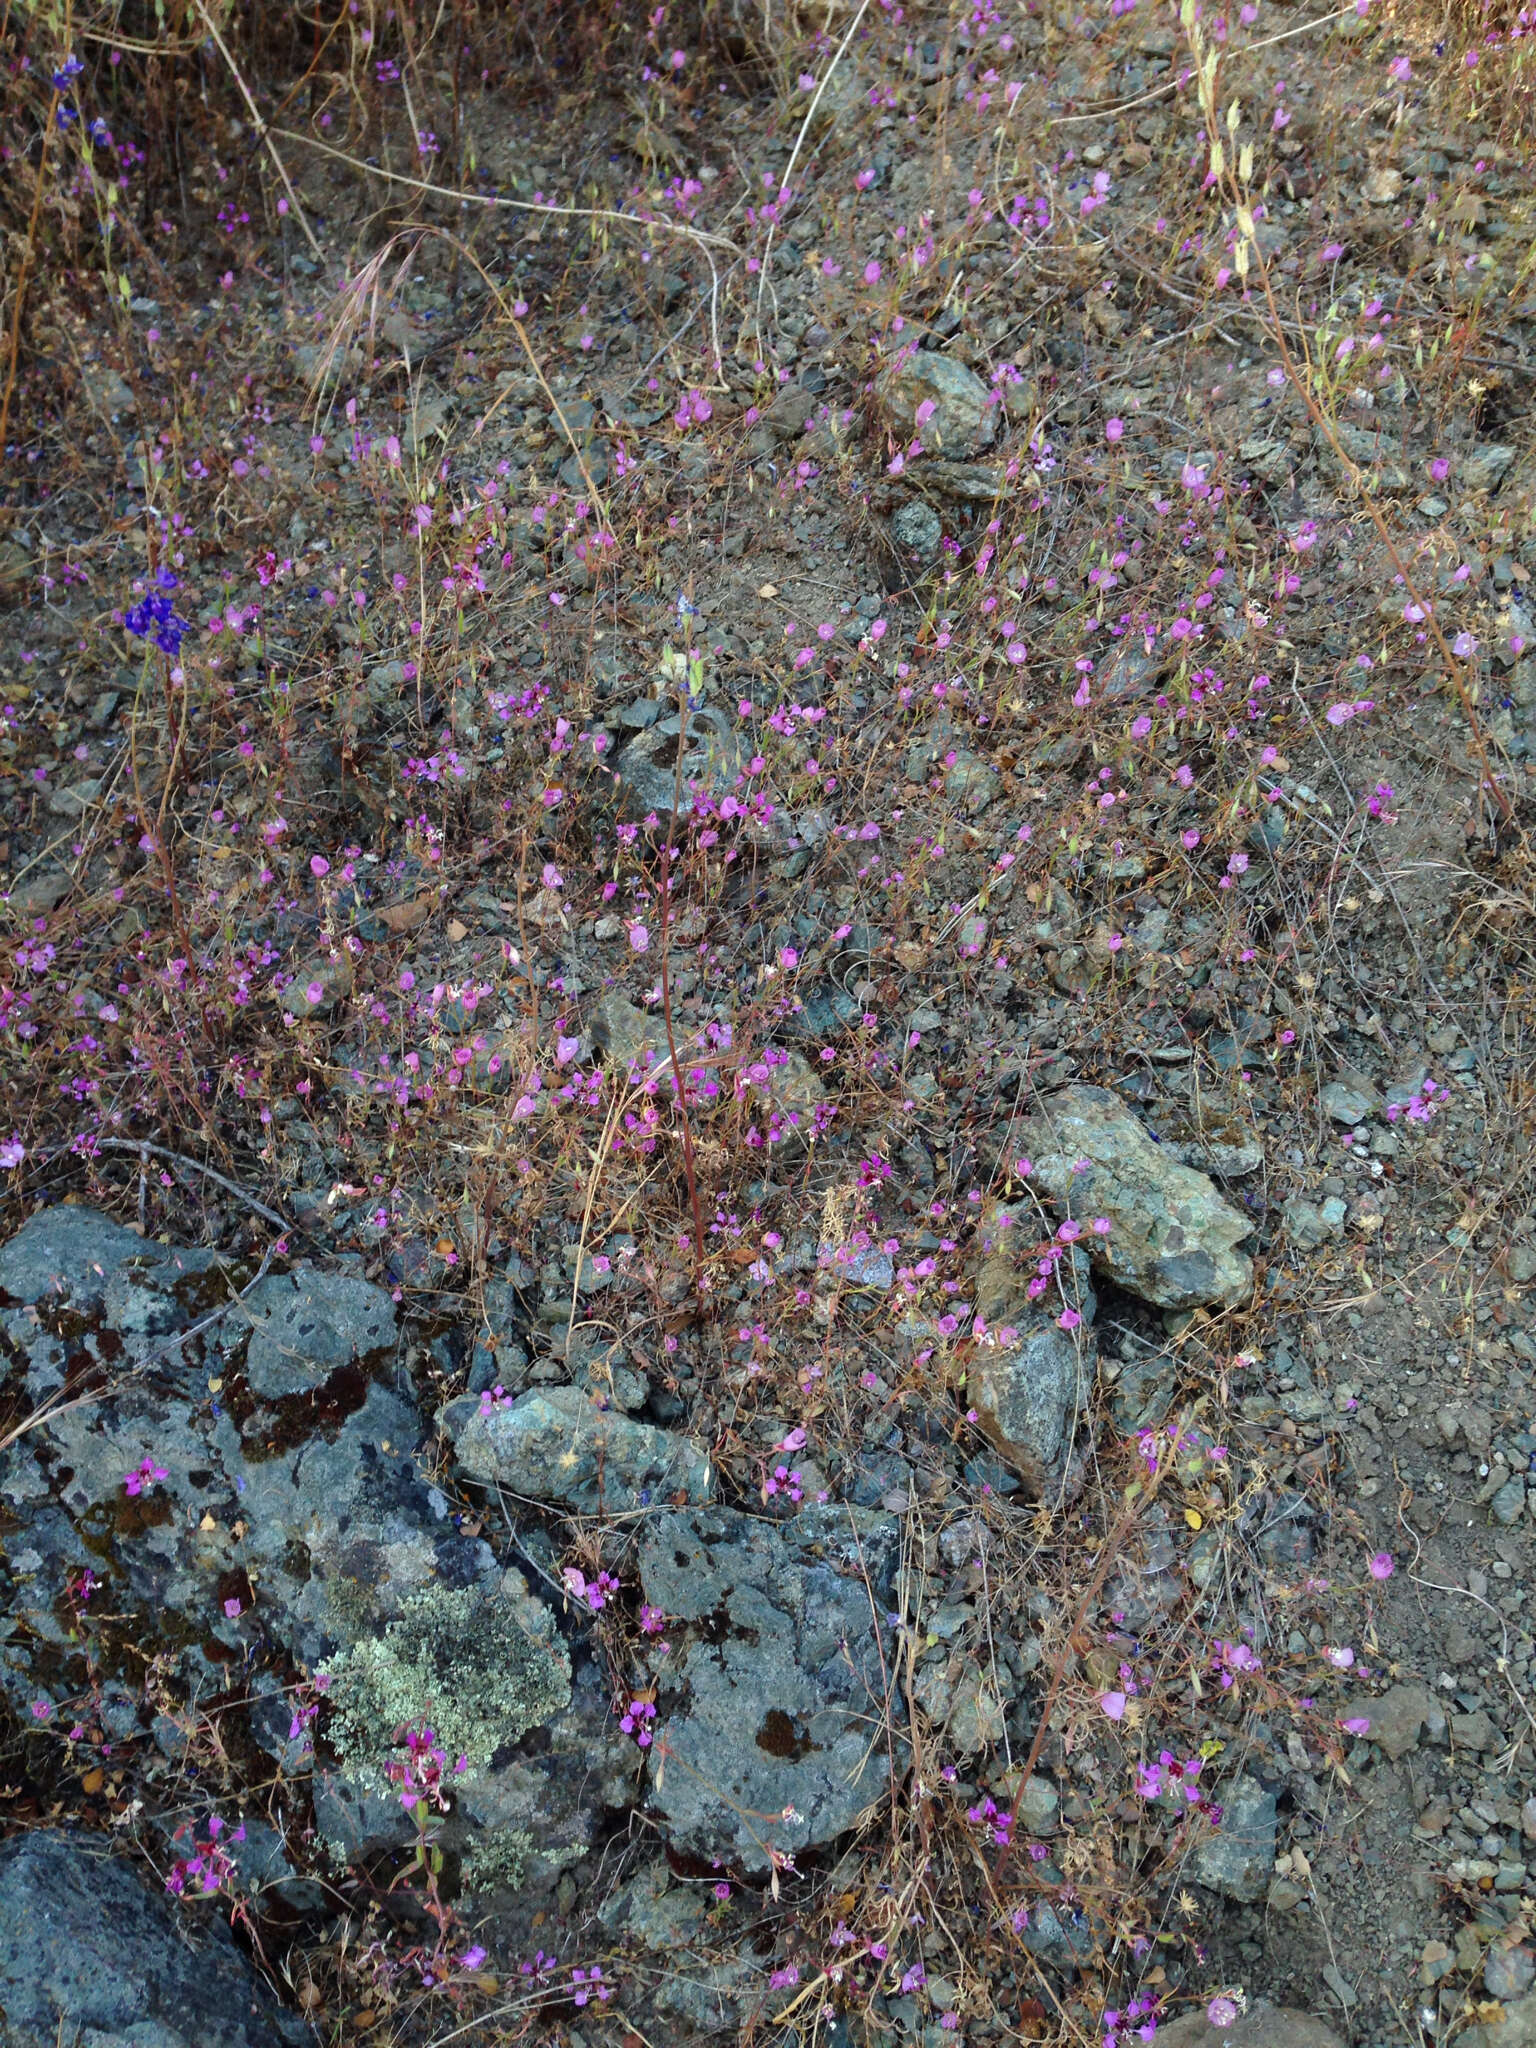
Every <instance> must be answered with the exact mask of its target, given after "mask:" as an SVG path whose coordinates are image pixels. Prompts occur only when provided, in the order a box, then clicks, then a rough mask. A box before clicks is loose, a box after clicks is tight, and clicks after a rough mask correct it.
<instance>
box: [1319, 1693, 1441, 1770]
mask: <svg viewBox="0 0 1536 2048" xmlns="http://www.w3.org/2000/svg"><path fill="white" fill-rule="evenodd" d="M1339 1719H1340V1720H1341V1721H1356V1720H1359V1721H1369V1723H1370V1728H1369V1729H1368V1731H1367V1733H1368V1734H1369V1736H1370V1739H1371V1741H1372V1742H1377V1743H1380V1745H1381V1747H1382V1748H1383V1749H1384V1750H1385V1751H1386V1753H1387V1755H1388V1756H1389V1757H1391V1758H1392V1760H1393V1762H1394V1763H1395V1762H1396V1761H1397V1760H1398V1758H1399V1757H1405V1756H1406V1755H1407V1754H1408V1752H1409V1750H1411V1749H1417V1748H1418V1746H1419V1740H1420V1737H1421V1736H1422V1734H1423V1732H1424V1729H1425V1724H1426V1723H1431V1724H1433V1723H1434V1722H1436V1721H1438V1722H1439V1723H1440V1725H1441V1726H1442V1727H1443V1726H1444V1716H1443V1714H1442V1712H1441V1708H1440V1703H1439V1701H1438V1700H1437V1699H1436V1698H1435V1696H1434V1694H1433V1693H1432V1692H1431V1691H1430V1689H1429V1687H1428V1686H1427V1685H1420V1684H1419V1683H1418V1682H1417V1681H1416V1680H1409V1681H1408V1682H1406V1683H1405V1684H1402V1685H1394V1686H1392V1687H1391V1688H1390V1689H1389V1690H1388V1691H1387V1692H1384V1693H1382V1694H1381V1695H1380V1696H1379V1698H1376V1699H1363V1700H1352V1701H1350V1702H1349V1703H1348V1704H1347V1705H1346V1706H1344V1707H1342V1708H1341V1709H1340V1711H1339Z"/></svg>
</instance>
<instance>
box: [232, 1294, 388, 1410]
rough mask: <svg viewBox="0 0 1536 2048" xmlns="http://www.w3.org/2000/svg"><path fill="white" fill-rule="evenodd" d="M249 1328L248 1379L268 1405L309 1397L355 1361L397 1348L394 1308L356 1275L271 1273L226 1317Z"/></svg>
mask: <svg viewBox="0 0 1536 2048" xmlns="http://www.w3.org/2000/svg"><path fill="white" fill-rule="evenodd" d="M242 1322H245V1323H248V1324H249V1326H250V1332H251V1336H250V1342H249V1343H248V1344H247V1346H246V1351H245V1376H246V1379H247V1381H248V1382H249V1384H250V1389H251V1392H252V1393H253V1394H258V1395H260V1396H261V1398H262V1399H263V1400H264V1401H276V1400H283V1399H285V1398H286V1397H287V1396H288V1395H290V1394H302V1393H307V1392H309V1390H310V1389H311V1388H313V1387H316V1386H319V1385H321V1384H322V1383H323V1382H324V1381H326V1380H328V1379H329V1378H330V1376H331V1374H332V1373H333V1372H337V1371H339V1370H340V1369H341V1367H342V1366H345V1365H351V1364H352V1363H353V1362H354V1361H355V1360H358V1359H362V1360H364V1361H369V1360H375V1359H378V1358H380V1357H382V1355H383V1354H384V1353H385V1352H386V1351H388V1350H390V1349H392V1348H393V1346H394V1342H395V1305H394V1303H393V1302H392V1301H391V1300H390V1298H389V1296H388V1295H387V1294H386V1293H385V1292H384V1290H383V1288H382V1287H374V1286H372V1285H371V1284H370V1283H369V1282H368V1281H367V1280H362V1279H359V1278H358V1276H357V1275H356V1274H355V1273H322V1272H316V1271H314V1270H313V1269H300V1270H299V1271H297V1272H293V1273H281V1274H279V1273H270V1274H268V1276H267V1278H266V1279H265V1280H262V1281H259V1282H258V1283H257V1284H256V1286H255V1287H253V1288H252V1289H251V1291H250V1293H249V1294H248V1295H247V1296H246V1297H245V1299H244V1301H242V1302H241V1304H240V1306H239V1308H238V1309H236V1310H234V1311H233V1312H232V1313H231V1315H230V1318H229V1331H230V1335H231V1336H233V1335H234V1333H235V1331H236V1330H237V1329H238V1328H239V1327H240V1324H241V1323H242Z"/></svg>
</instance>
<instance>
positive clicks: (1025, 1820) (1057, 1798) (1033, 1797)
mask: <svg viewBox="0 0 1536 2048" xmlns="http://www.w3.org/2000/svg"><path fill="white" fill-rule="evenodd" d="M1060 1810H1061V1795H1060V1794H1059V1793H1058V1792H1057V1790H1056V1787H1055V1786H1054V1785H1053V1784H1052V1783H1051V1781H1050V1779H1049V1778H1042V1777H1040V1776H1039V1774H1038V1773H1037V1774H1036V1775H1035V1776H1034V1777H1033V1778H1031V1779H1030V1781H1029V1783H1028V1784H1027V1785H1026V1786H1025V1787H1024V1797H1023V1798H1022V1799H1021V1800H1020V1801H1019V1828H1020V1831H1021V1832H1022V1833H1023V1834H1025V1835H1053V1834H1055V1832H1056V1822H1057V1817H1058V1815H1059V1813H1060Z"/></svg>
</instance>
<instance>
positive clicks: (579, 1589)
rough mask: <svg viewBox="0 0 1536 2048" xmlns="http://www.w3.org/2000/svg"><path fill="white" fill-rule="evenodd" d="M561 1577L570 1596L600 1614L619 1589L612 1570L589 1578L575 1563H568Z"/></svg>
mask: <svg viewBox="0 0 1536 2048" xmlns="http://www.w3.org/2000/svg"><path fill="white" fill-rule="evenodd" d="M561 1577H562V1578H563V1579H564V1580H565V1589H566V1591H567V1592H568V1593H569V1594H570V1596H571V1598H572V1599H573V1600H577V1601H580V1602H581V1603H582V1605H583V1606H586V1607H588V1608H590V1609H591V1611H592V1612H593V1613H594V1614H600V1613H601V1612H602V1610H603V1609H604V1608H605V1607H606V1606H607V1605H608V1602H609V1601H610V1600H611V1599H612V1598H613V1596H614V1594H615V1593H617V1592H618V1590H619V1582H618V1580H617V1579H616V1578H615V1577H614V1576H613V1573H612V1572H603V1571H600V1572H598V1574H597V1575H596V1577H595V1578H591V1579H589V1578H588V1577H587V1576H586V1575H585V1573H584V1572H582V1571H580V1570H579V1569H578V1568H577V1567H576V1566H575V1565H569V1564H568V1565H567V1566H566V1568H565V1570H564V1571H563V1572H562V1573H561Z"/></svg>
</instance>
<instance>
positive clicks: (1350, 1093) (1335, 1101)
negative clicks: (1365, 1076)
mask: <svg viewBox="0 0 1536 2048" xmlns="http://www.w3.org/2000/svg"><path fill="white" fill-rule="evenodd" d="M1318 1101H1319V1103H1320V1104H1321V1105H1322V1110H1323V1114H1324V1115H1325V1116H1329V1117H1332V1119H1333V1121H1334V1122H1335V1123H1336V1124H1347V1125H1350V1126H1353V1125H1355V1124H1363V1123H1364V1122H1365V1120H1366V1118H1367V1117H1368V1116H1369V1115H1370V1114H1371V1109H1372V1103H1371V1100H1370V1098H1369V1096H1367V1095H1365V1094H1363V1093H1362V1092H1361V1091H1360V1089H1358V1088H1351V1087H1350V1086H1349V1085H1348V1083H1347V1082H1344V1081H1330V1082H1329V1083H1328V1084H1327V1086H1326V1087H1325V1088H1324V1089H1323V1091H1322V1093H1321V1094H1320V1095H1319V1096H1318Z"/></svg>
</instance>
